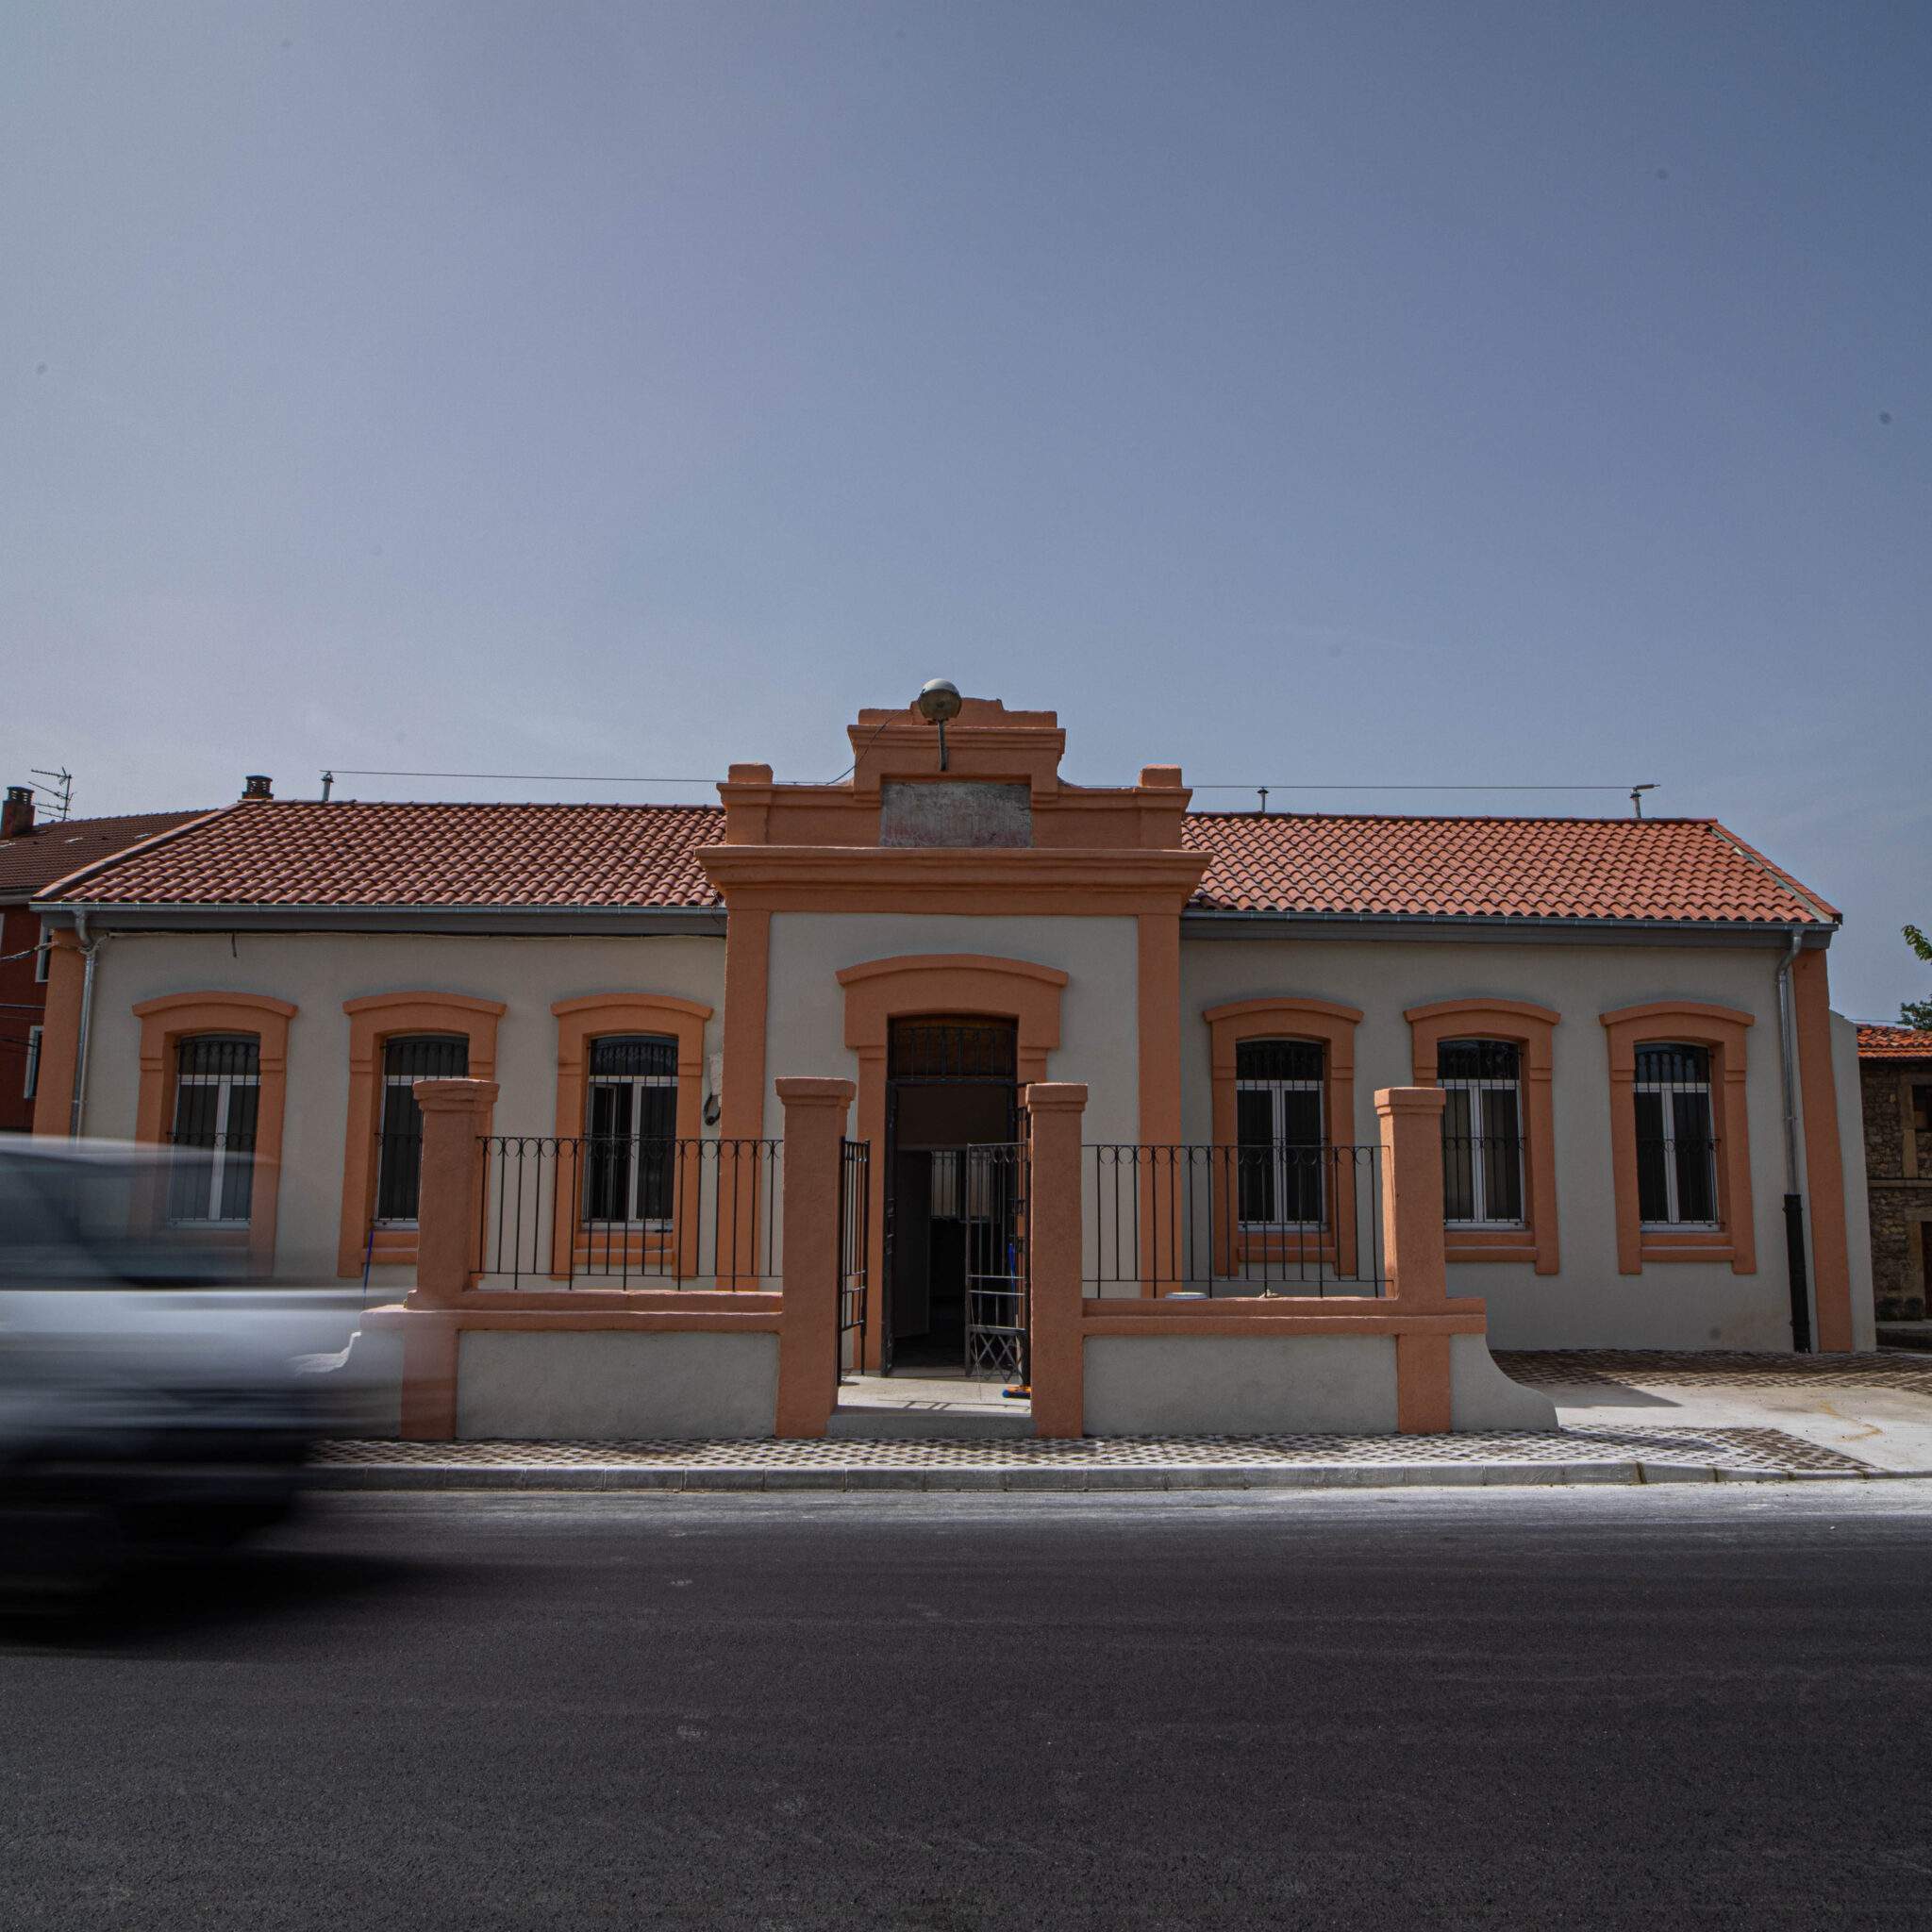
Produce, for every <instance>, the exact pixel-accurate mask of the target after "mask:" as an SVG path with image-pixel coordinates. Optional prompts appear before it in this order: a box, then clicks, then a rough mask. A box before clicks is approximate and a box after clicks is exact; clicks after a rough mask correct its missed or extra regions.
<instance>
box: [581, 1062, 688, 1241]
mask: <svg viewBox="0 0 1932 1932" xmlns="http://www.w3.org/2000/svg"><path fill="white" fill-rule="evenodd" d="M585 1106H586V1108H587V1113H586V1118H585V1121H584V1130H585V1135H586V1138H587V1139H588V1141H590V1143H591V1152H590V1154H589V1155H588V1157H587V1158H586V1159H585V1162H584V1196H583V1213H584V1219H585V1221H586V1222H587V1223H590V1224H596V1225H598V1226H610V1227H661V1226H663V1225H664V1224H666V1223H667V1222H668V1221H669V1219H670V1217H671V1212H672V1208H673V1205H674V1198H673V1197H674V1194H675V1175H674V1174H673V1172H672V1156H673V1148H674V1145H675V1141H676V1138H677V1042H676V1041H675V1040H673V1039H671V1038H669V1037H668V1036H665V1035H660V1034H655V1033H630V1034H615V1035H610V1036H608V1037H607V1038H605V1039H602V1040H596V1041H591V1083H590V1091H589V1093H588V1095H587V1097H586V1101H585Z"/></svg>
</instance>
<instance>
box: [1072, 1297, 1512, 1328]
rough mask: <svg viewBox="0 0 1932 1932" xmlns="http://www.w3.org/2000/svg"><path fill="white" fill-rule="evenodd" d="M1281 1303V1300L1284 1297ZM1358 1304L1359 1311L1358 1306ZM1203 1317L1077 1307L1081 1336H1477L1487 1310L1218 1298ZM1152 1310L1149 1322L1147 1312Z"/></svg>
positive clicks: (1109, 1303) (1370, 1300) (1118, 1305)
mask: <svg viewBox="0 0 1932 1932" xmlns="http://www.w3.org/2000/svg"><path fill="white" fill-rule="evenodd" d="M1284 1299H1285V1298H1284ZM1357 1304H1362V1305H1363V1306H1357ZM1209 1306H1210V1307H1212V1309H1213V1310H1214V1312H1212V1313H1203V1312H1201V1309H1202V1304H1201V1303H1199V1302H1176V1301H1175V1300H1174V1298H1173V1297H1172V1296H1163V1297H1162V1298H1161V1299H1160V1300H1159V1301H1158V1302H1155V1303H1151V1304H1150V1303H1148V1302H1145V1301H1141V1300H1137V1299H1134V1298H1132V1297H1126V1296H1123V1297H1121V1298H1119V1299H1117V1300H1116V1299H1098V1300H1096V1299H1095V1298H1094V1297H1092V1296H1091V1295H1090V1296H1089V1297H1088V1298H1087V1299H1086V1300H1085V1301H1084V1302H1083V1304H1082V1305H1081V1317H1082V1332H1083V1333H1085V1334H1088V1335H1157V1334H1158V1335H1259V1334H1263V1333H1273V1332H1274V1330H1276V1329H1283V1328H1287V1329H1292V1330H1294V1331H1295V1333H1297V1334H1304V1333H1306V1334H1309V1335H1480V1334H1482V1333H1483V1332H1484V1329H1485V1325H1486V1323H1487V1320H1488V1316H1487V1311H1486V1305H1485V1304H1484V1303H1482V1302H1472V1301H1470V1300H1468V1299H1466V1298H1464V1299H1459V1300H1457V1301H1453V1302H1448V1303H1445V1304H1442V1305H1441V1307H1440V1308H1439V1309H1432V1310H1429V1311H1428V1312H1426V1313H1417V1312H1415V1311H1414V1310H1403V1309H1397V1308H1393V1307H1390V1306H1389V1305H1388V1304H1386V1303H1384V1304H1382V1305H1381V1306H1380V1307H1377V1305H1376V1302H1375V1298H1374V1296H1373V1295H1329V1296H1327V1297H1326V1298H1325V1299H1319V1300H1318V1299H1317V1298H1316V1297H1314V1296H1312V1295H1301V1296H1296V1297H1294V1298H1293V1299H1292V1300H1290V1301H1288V1302H1287V1312H1283V1301H1282V1300H1276V1301H1274V1302H1257V1301H1250V1300H1248V1299H1246V1298H1242V1299H1239V1300H1238V1299H1236V1298H1235V1297H1233V1296H1229V1297H1227V1298H1225V1299H1223V1298H1221V1297H1219V1296H1217V1297H1216V1298H1215V1300H1214V1301H1213V1302H1212V1303H1211V1304H1210V1305H1209ZM1150 1308H1151V1309H1152V1310H1154V1311H1155V1312H1154V1314H1153V1315H1152V1318H1151V1319H1150V1318H1149V1315H1148V1314H1147V1312H1146V1311H1147V1310H1149V1309H1150Z"/></svg>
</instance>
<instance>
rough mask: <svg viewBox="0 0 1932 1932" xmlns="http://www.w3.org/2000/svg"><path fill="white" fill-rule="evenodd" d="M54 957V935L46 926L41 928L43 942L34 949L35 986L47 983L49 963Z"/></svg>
mask: <svg viewBox="0 0 1932 1932" xmlns="http://www.w3.org/2000/svg"><path fill="white" fill-rule="evenodd" d="M53 957H54V935H53V934H52V933H50V932H49V931H48V930H47V928H46V927H45V926H42V928H41V942H40V944H39V945H37V946H36V947H35V948H34V984H35V985H36V986H45V985H46V983H47V968H48V962H49V961H50V960H51V959H52V958H53Z"/></svg>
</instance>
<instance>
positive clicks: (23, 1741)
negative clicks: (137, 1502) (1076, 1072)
mask: <svg viewBox="0 0 1932 1932" xmlns="http://www.w3.org/2000/svg"><path fill="white" fill-rule="evenodd" d="M1928 1657H1932V1484H1913V1483H1900V1484H1868V1485H1839V1484H1830V1485H1823V1484H1821V1485H1815V1486H1803V1487H1790V1488H1786V1487H1770V1488H1757V1489H1753V1488H1740V1489H1737V1490H1728V1489H1720V1488H1696V1489H1688V1488H1687V1489H1676V1490H1657V1491H1601V1490H1577V1491H1556V1492H1549V1493H1542V1494H1539V1493H1537V1492H1535V1491H1514V1492H1492V1493H1482V1492H1458V1491H1435V1492H1426V1491H1424V1492H1414V1491H1410V1492H1407V1493H1401V1492H1391V1493H1384V1494H1380V1495H1374V1494H1370V1495H1359V1496H1353V1497H1350V1496H1337V1495H1301V1496H1293V1495H1285V1496H1284V1495H1277V1496H1269V1495H1266V1494H1246V1495H1230V1496H1229V1497H1228V1498H1226V1499H1225V1500H1215V1499H1211V1498H1201V1497H1195V1496H1183V1495H1174V1496H1165V1497H1163V1496H1145V1497H1139V1498H1125V1497H1124V1498H1122V1499H1120V1500H1118V1501H1116V1500H1112V1499H1109V1498H1104V1497H1092V1496H1083V1497H1067V1498H1050V1497H1044V1496H1042V1497H1020V1498H1004V1497H992V1496H989V1497H986V1498H983V1499H982V1498H978V1497H968V1496H953V1497H916V1496H906V1497H880V1498H877V1499H870V1498H863V1497H845V1496H827V1497H825V1498H824V1499H823V1500H815V1499H813V1498H811V1497H809V1496H806V1495H796V1496H782V1497H769V1498H760V1497H750V1496H748V1497H746V1498H744V1499H742V1500H736V1499H730V1498H714V1499H702V1498H695V1497H693V1498H689V1499H686V1498H676V1497H663V1498H657V1497H650V1496H641V1497H625V1498H619V1497H611V1498H596V1497H586V1498H562V1497H557V1498H517V1497H512V1496H495V1497H472V1498H458V1497H393V1498H390V1497H375V1496H372V1497H343V1498H338V1499H333V1500H332V1501H331V1503H330V1504H329V1507H327V1508H326V1509H325V1510H324V1509H321V1508H320V1507H319V1508H318V1513H317V1514H316V1516H315V1517H314V1518H313V1520H312V1521H310V1522H309V1523H308V1524H306V1525H305V1526H304V1527H303V1528H302V1529H301V1530H299V1531H298V1532H292V1533H291V1534H289V1535H286V1536H284V1537H282V1538H281V1539H279V1540H278V1541H277V1542H276V1543H275V1546H274V1547H272V1548H271V1549H269V1550H266V1551H264V1552H262V1553H260V1554H259V1555H258V1556H257V1557H254V1558H252V1559H250V1560H247V1561H243V1562H239V1563H236V1564H233V1565H228V1566H224V1567H223V1568H221V1569H218V1570H215V1571H211V1572H200V1573H192V1574H177V1575H175V1576H172V1577H163V1578H158V1579H154V1580H152V1581H150V1582H149V1583H147V1584H146V1585H145V1586H142V1587H139V1588H130V1589H128V1590H125V1591H123V1592H121V1593H120V1594H119V1596H118V1597H117V1599H116V1601H115V1603H114V1605H113V1606H112V1607H111V1610H110V1612H109V1613H108V1616H107V1617H106V1618H105V1619H104V1620H103V1621H102V1622H100V1623H98V1624H93V1625H91V1626H80V1627H70V1628H67V1629H64V1630H58V1631H49V1630H47V1629H44V1628H28V1629H23V1628H19V1627H13V1628H10V1629H8V1631H7V1632H6V1633H5V1636H4V1640H0V1925H4V1926H5V1927H6V1928H8V1932H30V1928H40V1927H59V1928H63V1932H65V1928H72V1927H93V1926H101V1927H114V1928H117V1932H125V1928H129V1927H147V1926H166V1927H175V1926H184V1927H185V1926H197V1927H199V1926H213V1927H228V1926H236V1927H242V1926H246V1927H248V1928H250V1932H270V1928H275V1927H281V1926H303V1927H308V1926H327V1927H331V1928H341V1932H352V1928H356V1932H359V1928H364V1927H382V1926H391V1925H408V1926H433V1927H441V1926H452V1927H456V1926H460V1927H465V1928H472V1927H495V1926H505V1927H518V1928H524V1927H533V1928H534V1927H550V1926H570V1927H601V1926H608V1925H633V1924H636V1925H665V1926H681V1925H707V1926H710V1925H718V1926H746V1927H787V1926H814V1927H816V1926H873V1925H891V1926H906V1927H922V1928H931V1932H966V1928H978V1927H989V1928H990V1927H995V1926H998V1927H1007V1926H1030V1925H1042V1926H1053V1927H1056V1928H1085V1927H1107V1928H1113V1927H1141V1926H1156V1925H1207V1926H1217V1927H1222V1926H1225V1927H1234V1926H1243V1927H1245V1926H1255V1925H1297V1924H1305V1925H1308V1926H1311V1927H1321V1928H1330V1927H1354V1926H1372V1927H1374V1928H1376V1932H1395V1928H1400V1927H1406V1926H1409V1925H1418V1924H1429V1925H1435V1924H1443V1925H1449V1924H1454V1925H1467V1924H1476V1925H1522V1926H1535V1927H1540V1928H1541V1927H1555V1926H1564V1927H1569V1926H1585V1925H1588V1926H1597V1925H1619V1926H1622V1925H1632V1926H1635V1925H1640V1924H1641V1925H1644V1926H1646V1927H1648V1928H1651V1932H1655V1928H1657V1927H1658V1926H1665V1927H1675V1926H1679V1925H1684V1924H1697V1925H1703V1924H1715V1925H1790V1926H1800V1925H1803V1926H1810V1925H1815V1924H1824V1923H1828V1924H1832V1925H1834V1926H1839V1925H1885V1926H1906V1925H1913V1926H1923V1925H1925V1924H1932V1664H1928Z"/></svg>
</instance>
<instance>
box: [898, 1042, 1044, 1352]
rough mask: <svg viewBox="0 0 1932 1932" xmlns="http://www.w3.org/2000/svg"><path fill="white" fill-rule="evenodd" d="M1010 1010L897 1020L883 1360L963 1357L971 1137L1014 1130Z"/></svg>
mask: <svg viewBox="0 0 1932 1932" xmlns="http://www.w3.org/2000/svg"><path fill="white" fill-rule="evenodd" d="M1017 1065H1018V1027H1017V1025H1016V1024H1015V1023H1014V1022H1013V1021H1010V1020H986V1019H969V1018H963V1017H961V1018H953V1017H946V1016H935V1017H933V1018H923V1019H917V1020H895V1021H893V1022H892V1027H891V1038H890V1041H889V1044H888V1050H887V1064H886V1164H885V1165H886V1172H885V1185H886V1199H885V1224H886V1252H885V1256H884V1257H883V1258H884V1263H885V1266H884V1271H883V1273H884V1279H885V1301H886V1307H885V1324H884V1332H883V1334H882V1336H881V1338H880V1348H879V1359H880V1366H881V1367H882V1368H884V1369H885V1370H886V1371H887V1372H888V1373H890V1372H891V1370H893V1369H895V1368H899V1369H915V1368H923V1369H943V1370H949V1371H951V1372H952V1373H954V1374H958V1373H961V1372H962V1371H964V1370H965V1369H966V1367H967V1284H966V1277H967V1268H968V1259H969V1255H968V1249H969V1244H970V1239H971V1209H972V1208H973V1205H974V1202H973V1193H972V1188H971V1176H970V1175H969V1173H968V1163H967V1152H966V1150H967V1149H968V1148H969V1147H972V1146H975V1145H986V1144H988V1143H1003V1142H1008V1141H1012V1139H1013V1138H1014V1135H1015V1133H1016V1131H1017V1128H1016V1123H1017V1120H1018V1102H1019V1093H1018V1089H1017V1087H1016V1085H1015V1074H1016V1070H1017Z"/></svg>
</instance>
